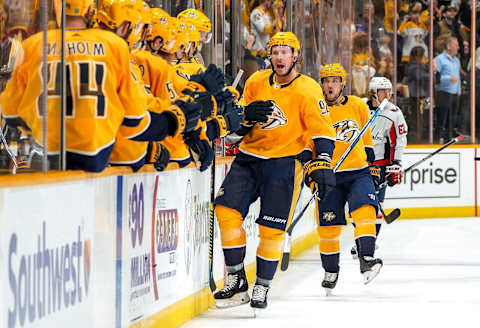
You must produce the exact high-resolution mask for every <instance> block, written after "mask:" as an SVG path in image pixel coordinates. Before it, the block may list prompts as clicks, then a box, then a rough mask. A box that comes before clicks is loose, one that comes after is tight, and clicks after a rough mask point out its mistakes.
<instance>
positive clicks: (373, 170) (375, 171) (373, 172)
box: [370, 164, 381, 191]
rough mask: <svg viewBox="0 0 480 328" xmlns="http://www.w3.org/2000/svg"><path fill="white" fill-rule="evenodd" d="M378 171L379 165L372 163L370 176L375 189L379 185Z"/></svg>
mask: <svg viewBox="0 0 480 328" xmlns="http://www.w3.org/2000/svg"><path fill="white" fill-rule="evenodd" d="M380 171H381V169H380V166H378V165H373V164H372V165H370V175H371V176H372V180H373V185H374V186H375V191H378V187H379V186H380Z"/></svg>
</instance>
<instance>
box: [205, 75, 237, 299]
mask: <svg viewBox="0 0 480 328" xmlns="http://www.w3.org/2000/svg"><path fill="white" fill-rule="evenodd" d="M242 75H243V70H242V69H240V70H239V72H238V73H237V76H236V77H235V80H234V81H233V83H232V86H233V87H234V88H236V87H237V84H238V82H239V81H240V78H241V77H242ZM212 150H213V161H212V173H211V175H210V213H209V217H208V233H209V235H208V285H209V286H210V290H211V291H212V293H213V292H215V291H216V290H217V284H216V283H215V278H214V277H213V244H214V241H215V210H214V207H213V203H214V202H215V167H216V165H215V163H216V161H215V158H216V150H215V140H213V141H212Z"/></svg>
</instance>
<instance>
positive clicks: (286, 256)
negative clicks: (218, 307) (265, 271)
mask: <svg viewBox="0 0 480 328" xmlns="http://www.w3.org/2000/svg"><path fill="white" fill-rule="evenodd" d="M387 103H388V101H387V99H384V100H383V101H382V103H381V104H380V106H378V108H377V110H376V111H375V113H374V114H373V115H372V117H371V118H370V120H368V122H367V123H366V124H365V126H364V127H363V128H362V130H361V131H360V133H359V134H358V136H357V137H356V138H355V140H353V141H352V143H351V144H350V145H349V146H348V148H347V149H346V150H345V152H344V153H343V155H342V156H341V157H340V159H339V160H338V162H337V164H335V166H334V167H333V172H334V173H335V172H337V170H338V168H339V167H340V165H342V163H343V161H344V160H345V158H347V156H348V155H349V154H350V153H351V152H352V149H353V147H355V145H356V144H357V143H358V141H359V140H360V138H362V137H363V135H364V134H365V132H366V131H367V129H369V128H370V125H372V123H373V121H375V119H376V118H377V116H378V115H379V114H380V112H381V111H382V110H383V107H385V105H386V104H387ZM317 195H318V192H317V191H315V192H314V193H313V195H312V197H310V199H309V201H308V203H307V205H306V206H305V207H304V208H303V209H302V210H301V211H300V213H299V214H298V215H297V217H296V218H295V219H294V220H293V221H292V223H290V226H289V227H288V229H287V231H286V234H285V239H284V240H283V255H282V265H281V266H280V268H281V270H282V271H286V270H287V269H288V264H289V262H290V248H291V246H292V245H291V244H292V231H293V228H295V226H296V225H297V223H298V222H299V221H300V219H301V218H302V216H303V214H305V212H306V210H307V208H308V207H309V206H310V204H311V203H312V201H313V200H314V199H315V198H316V197H317Z"/></svg>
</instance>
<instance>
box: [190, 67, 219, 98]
mask: <svg viewBox="0 0 480 328" xmlns="http://www.w3.org/2000/svg"><path fill="white" fill-rule="evenodd" d="M190 80H191V81H194V82H197V83H199V84H201V85H203V86H204V87H205V88H206V89H207V90H208V91H209V92H211V93H212V94H216V93H217V92H221V91H222V90H223V88H224V87H225V75H224V74H223V72H222V70H221V69H220V68H218V67H217V66H215V65H214V64H210V65H208V67H207V70H206V71H205V72H203V73H200V74H195V75H192V76H190Z"/></svg>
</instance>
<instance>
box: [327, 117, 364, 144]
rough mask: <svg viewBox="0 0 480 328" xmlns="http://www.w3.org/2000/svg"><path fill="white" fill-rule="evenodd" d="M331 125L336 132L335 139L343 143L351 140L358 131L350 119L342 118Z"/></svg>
mask: <svg viewBox="0 0 480 328" xmlns="http://www.w3.org/2000/svg"><path fill="white" fill-rule="evenodd" d="M333 127H334V128H335V131H336V132H337V140H338V141H343V142H345V143H349V142H351V141H353V140H354V139H355V138H356V137H357V136H358V134H359V133H360V129H359V128H358V125H357V123H356V122H355V121H352V120H343V121H340V122H337V123H335V124H334V125H333Z"/></svg>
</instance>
